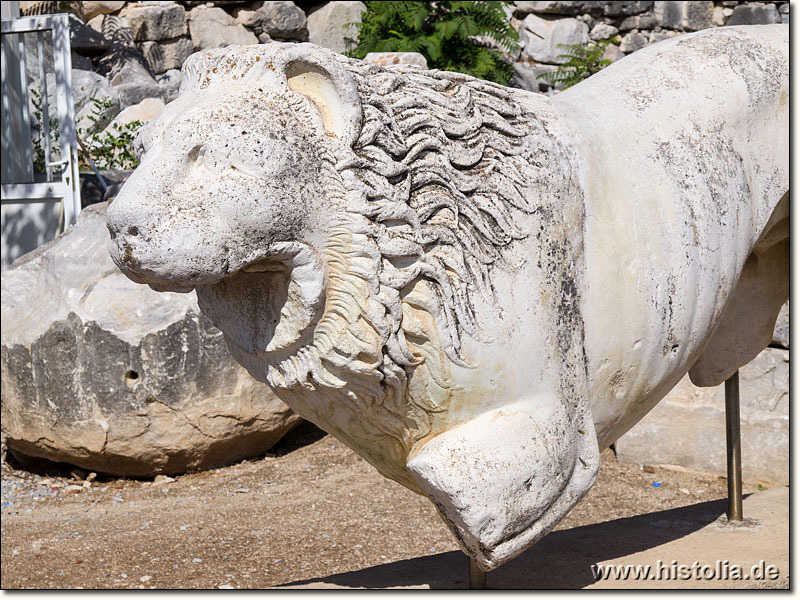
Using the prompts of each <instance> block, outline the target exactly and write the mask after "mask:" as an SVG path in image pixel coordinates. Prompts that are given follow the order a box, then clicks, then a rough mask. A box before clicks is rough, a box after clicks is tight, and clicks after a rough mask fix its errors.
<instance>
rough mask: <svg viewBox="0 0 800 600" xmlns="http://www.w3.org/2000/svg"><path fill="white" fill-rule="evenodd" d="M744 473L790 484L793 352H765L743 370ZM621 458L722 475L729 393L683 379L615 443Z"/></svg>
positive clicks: (747, 478)
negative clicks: (790, 383)
mask: <svg viewBox="0 0 800 600" xmlns="http://www.w3.org/2000/svg"><path fill="white" fill-rule="evenodd" d="M739 388H740V403H741V408H740V412H741V432H742V474H743V477H744V479H746V480H750V481H765V482H771V483H777V484H781V485H785V484H787V483H789V352H788V351H787V350H780V349H772V348H770V349H767V350H764V351H763V352H762V353H761V354H759V355H758V356H757V357H756V358H755V359H754V360H753V361H752V362H751V363H750V364H748V365H746V366H744V367H742V369H741V370H740V371H739ZM616 450H617V458H618V459H619V460H620V461H622V462H627V463H635V464H667V465H678V466H682V467H687V468H690V469H695V470H698V471H707V472H710V473H718V474H720V475H724V474H726V473H727V463H726V452H725V391H724V386H722V385H720V386H717V387H713V388H699V387H695V386H694V385H692V383H691V382H690V381H689V378H688V376H687V377H685V378H684V379H683V380H682V381H681V382H680V383H679V384H678V385H677V386H676V387H675V389H673V390H672V391H671V392H670V393H669V394H668V395H667V397H666V398H664V400H662V401H661V402H660V403H659V404H658V405H657V406H656V407H655V408H654V409H653V410H652V411H650V413H648V415H647V416H646V417H645V418H644V419H642V420H641V421H640V422H639V423H637V424H636V425H635V426H634V427H633V428H632V429H631V430H630V431H629V432H628V433H626V434H625V435H623V436H622V437H621V438H620V439H619V440H617V443H616Z"/></svg>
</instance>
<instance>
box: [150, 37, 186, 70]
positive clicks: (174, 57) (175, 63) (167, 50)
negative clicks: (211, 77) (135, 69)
mask: <svg viewBox="0 0 800 600" xmlns="http://www.w3.org/2000/svg"><path fill="white" fill-rule="evenodd" d="M139 49H140V50H141V52H142V54H143V55H144V57H145V58H146V59H147V64H148V65H150V69H152V71H153V73H158V74H161V73H164V72H166V71H169V70H170V69H180V68H181V65H183V61H185V60H186V59H187V58H189V56H191V55H192V53H193V52H194V44H193V43H192V40H190V39H189V38H188V37H179V38H175V39H173V40H162V41H160V42H142V43H141V44H140V45H139Z"/></svg>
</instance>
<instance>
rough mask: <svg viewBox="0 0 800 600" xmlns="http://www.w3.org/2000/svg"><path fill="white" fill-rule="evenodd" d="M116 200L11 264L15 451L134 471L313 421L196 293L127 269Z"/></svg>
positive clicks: (207, 462) (7, 299)
mask: <svg viewBox="0 0 800 600" xmlns="http://www.w3.org/2000/svg"><path fill="white" fill-rule="evenodd" d="M105 206H106V205H105V204H96V205H93V206H91V207H89V208H87V209H85V210H84V211H83V212H82V213H81V216H80V218H79V221H78V223H77V224H76V225H75V226H74V227H72V228H70V229H69V230H68V231H67V232H66V233H65V234H64V235H63V236H61V237H59V238H58V239H56V240H54V241H53V242H51V243H50V244H47V245H45V246H42V247H40V248H39V249H37V250H36V251H35V252H32V253H30V254H28V255H26V256H25V257H23V258H22V259H21V260H20V261H18V262H17V263H15V265H14V266H13V267H12V268H10V269H9V270H8V271H6V272H4V273H3V278H2V319H3V329H2V433H3V438H4V439H5V441H6V443H7V445H8V448H9V450H11V451H12V452H20V453H23V454H26V455H30V456H38V457H42V458H47V459H50V460H54V461H64V462H68V463H71V464H75V465H78V466H81V467H84V468H87V469H92V470H95V471H100V472H105V473H112V474H116V475H129V476H147V475H154V474H157V473H179V472H183V471H186V470H188V469H196V468H202V467H212V466H219V465H222V464H226V463H231V462H234V461H237V460H241V459H243V458H246V457H248V456H253V455H257V454H259V453H261V452H264V451H266V450H268V449H269V448H270V447H271V446H272V445H273V444H274V443H275V442H276V441H277V440H279V439H280V438H281V437H282V436H283V435H284V433H285V432H286V431H288V430H289V429H290V428H291V427H292V426H293V425H294V424H295V423H296V422H297V421H298V419H299V418H298V417H297V416H295V415H294V413H292V411H291V410H289V408H288V407H287V406H286V405H285V404H283V403H282V402H280V401H279V400H278V399H277V398H276V397H275V396H274V395H273V394H272V392H271V391H270V390H269V388H268V387H267V386H266V385H264V384H262V383H259V382H257V381H255V380H254V379H253V378H252V377H251V376H250V375H249V374H248V373H247V372H246V371H245V370H244V369H243V368H242V367H240V366H239V365H238V364H236V363H235V362H234V361H233V359H232V358H231V357H230V355H229V353H228V351H227V349H226V347H225V341H224V339H223V335H222V332H220V331H219V330H218V329H216V328H214V327H213V326H212V325H211V324H210V322H209V321H208V320H207V319H206V318H205V317H204V316H202V315H201V314H200V312H199V310H198V308H197V301H196V299H195V295H194V294H167V295H164V294H158V293H156V292H154V291H152V290H151V289H149V288H148V287H146V286H140V285H136V284H134V283H133V282H131V281H130V280H128V279H127V278H126V277H125V276H124V275H122V273H120V272H119V270H118V269H117V267H116V266H115V265H114V263H113V262H111V258H110V257H109V255H108V250H107V243H108V232H107V231H106V226H105Z"/></svg>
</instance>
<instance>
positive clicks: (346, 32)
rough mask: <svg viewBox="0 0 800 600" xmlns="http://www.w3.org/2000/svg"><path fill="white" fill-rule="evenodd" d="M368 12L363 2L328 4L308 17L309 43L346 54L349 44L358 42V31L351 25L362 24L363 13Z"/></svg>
mask: <svg viewBox="0 0 800 600" xmlns="http://www.w3.org/2000/svg"><path fill="white" fill-rule="evenodd" d="M365 10H367V7H366V5H365V4H364V3H363V2H358V1H355V2H353V1H348V2H328V4H326V5H325V6H323V7H322V8H320V9H319V10H318V11H316V12H314V13H311V15H309V17H308V41H310V42H312V43H314V44H317V45H318V46H323V47H324V48H330V49H331V50H333V51H334V52H340V53H341V52H345V51H346V50H347V49H348V44H349V43H352V44H354V45H355V43H356V42H357V40H358V31H357V30H356V28H355V25H349V24H351V23H360V22H361V13H363V12H364V11H365Z"/></svg>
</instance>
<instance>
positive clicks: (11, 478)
mask: <svg viewBox="0 0 800 600" xmlns="http://www.w3.org/2000/svg"><path fill="white" fill-rule="evenodd" d="M602 458H603V460H602V465H601V468H600V474H599V477H598V481H597V483H596V484H595V486H594V487H593V488H592V490H591V491H590V492H589V494H588V495H587V496H586V497H585V498H584V499H583V500H582V501H581V502H580V503H579V504H578V505H577V506H576V507H575V508H574V509H573V510H572V512H570V514H569V515H568V516H567V517H566V518H565V519H564V520H563V521H562V522H561V523H560V524H559V526H558V527H557V529H558V530H562V529H569V528H574V527H578V526H582V525H588V524H593V523H599V522H605V521H610V520H613V519H619V518H623V517H632V516H635V515H640V514H646V513H652V512H655V511H663V510H666V509H671V508H677V507H682V506H687V505H693V504H697V503H702V502H708V501H711V500H717V499H720V498H724V497H725V496H726V493H727V488H726V482H725V479H724V478H720V477H716V476H713V475H707V474H697V473H691V472H683V471H675V470H671V469H666V468H648V467H645V468H642V467H639V466H635V465H625V464H620V463H618V462H616V460H615V457H614V454H613V452H612V451H610V450H607V451H606V452H604V453H603V457H602ZM28 468H34V469H37V470H38V472H37V471H34V472H31V471H23V470H21V469H19V468H16V467H14V466H9V465H7V464H4V465H3V473H2V479H3V496H2V500H3V508H2V587H3V588H4V589H19V588H35V589H52V588H59V589H64V588H73V589H74V588H84V589H91V588H102V589H114V588H146V589H154V588H155V589H176V588H177V589H185V588H223V589H225V588H229V587H230V588H268V587H275V586H283V585H288V584H292V585H297V584H309V583H311V584H313V583H314V582H315V581H321V580H322V579H324V578H325V577H329V576H332V575H336V574H343V573H350V574H352V573H356V574H357V573H368V572H369V571H370V569H374V568H376V567H378V566H379V565H387V564H390V563H399V564H402V561H409V560H411V559H414V560H416V561H419V560H420V559H423V562H414V563H413V564H414V565H424V564H425V561H429V562H431V564H432V563H433V562H435V561H436V560H437V559H439V558H441V557H442V556H444V555H446V556H449V557H450V559H454V556H455V555H453V553H454V552H455V551H457V550H458V546H457V545H456V542H455V541H454V539H453V537H452V535H451V534H450V532H449V531H448V529H447V528H446V527H445V525H444V523H443V522H442V521H441V520H440V518H439V517H438V515H437V513H436V511H435V509H434V507H433V505H432V504H431V503H430V502H429V501H428V500H426V499H425V498H423V497H421V496H417V495H416V494H414V493H412V492H410V491H408V490H406V489H405V488H403V487H401V486H400V485H398V484H396V483H394V482H391V481H389V480H387V479H384V478H383V477H381V476H380V475H379V474H378V473H377V472H376V471H375V470H374V469H373V468H372V467H371V466H370V465H368V464H367V463H366V462H365V461H363V460H362V459H360V458H359V457H357V456H356V455H355V454H354V453H353V452H352V451H350V450H349V449H348V448H346V447H345V446H344V445H343V444H341V443H340V442H338V441H337V440H335V439H334V438H332V437H331V436H329V435H326V434H324V433H323V432H322V431H320V430H318V429H316V428H315V427H314V426H313V425H310V424H303V425H302V426H301V427H299V428H298V429H296V430H294V431H293V432H291V433H290V434H289V435H287V436H286V437H285V438H284V440H282V441H281V442H280V444H279V445H278V446H276V447H275V448H273V450H272V452H271V453H270V454H268V455H267V456H266V457H262V458H259V459H255V460H249V461H245V462H242V463H239V464H237V465H233V466H230V467H226V468H222V469H216V470H214V471H206V472H199V473H191V474H187V475H183V476H180V477H177V478H175V480H173V481H170V480H163V479H162V478H159V481H156V482H153V481H139V480H124V479H113V478H104V477H102V476H100V477H97V478H96V479H94V480H93V481H90V482H89V483H85V484H84V483H83V481H82V480H85V478H86V477H87V474H86V473H81V472H76V473H75V474H74V476H72V477H71V476H70V475H69V471H65V470H64V468H63V466H62V467H61V469H58V468H57V467H56V466H54V465H50V466H45V467H43V466H41V465H38V466H37V465H33V466H31V465H28ZM48 469H49V470H48ZM89 479H91V475H89ZM654 484H657V485H654ZM69 486H72V487H69ZM744 491H745V493H750V492H753V491H755V490H754V489H753V487H752V486H749V485H745V490H744ZM409 564H410V565H411V564H412V563H409ZM458 564H460V563H458ZM466 565H467V563H466V558H464V562H463V567H464V568H463V574H464V577H463V581H461V580H456V587H466V585H467V581H466V575H467V569H466ZM413 573H414V574H413V575H411V577H412V579H413V580H412V581H410V582H406V583H411V584H418V585H420V586H427V585H430V586H431V587H437V586H436V585H435V582H433V581H426V575H425V569H424V568H422V569H419V568H416V567H415V569H414V570H413ZM372 581H374V578H373V579H372ZM386 585H387V586H388V585H389V583H388V582H387V584H386Z"/></svg>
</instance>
